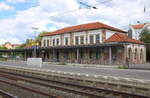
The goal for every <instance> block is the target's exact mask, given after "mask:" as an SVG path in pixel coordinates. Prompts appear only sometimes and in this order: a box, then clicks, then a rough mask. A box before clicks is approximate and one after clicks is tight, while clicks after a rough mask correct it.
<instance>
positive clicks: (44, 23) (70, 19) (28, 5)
mask: <svg viewBox="0 0 150 98" xmlns="http://www.w3.org/2000/svg"><path fill="white" fill-rule="evenodd" d="M105 1H108V2H105ZM79 2H84V3H85V4H88V5H94V6H96V7H97V8H98V9H88V8H87V6H84V5H81V4H80V3H79ZM149 5H150V0H0V44H4V43H5V42H8V41H9V42H11V43H13V44H21V43H24V42H25V41H26V39H28V38H34V37H35V36H36V35H38V33H40V32H42V31H48V32H51V31H54V30H57V29H60V28H63V27H67V26H73V25H79V24H83V23H90V22H97V21H99V22H102V23H105V24H108V25H111V26H114V27H117V28H120V29H123V30H128V27H129V25H130V24H137V21H140V22H141V23H144V22H150V6H149ZM144 7H145V9H146V10H145V13H144ZM33 27H37V28H39V30H38V31H37V33H36V34H35V33H34V30H33V29H32V28H33Z"/></svg>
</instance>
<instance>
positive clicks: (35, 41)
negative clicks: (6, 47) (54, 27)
mask: <svg viewBox="0 0 150 98" xmlns="http://www.w3.org/2000/svg"><path fill="white" fill-rule="evenodd" d="M47 33H48V32H45V31H43V32H41V33H40V34H38V36H37V37H36V38H35V39H27V40H26V42H25V43H23V44H21V45H20V46H18V47H17V49H22V48H26V47H28V46H33V45H40V42H41V39H42V38H41V36H42V35H44V34H47Z"/></svg>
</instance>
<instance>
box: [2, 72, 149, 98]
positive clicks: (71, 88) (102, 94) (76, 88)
mask: <svg viewBox="0 0 150 98" xmlns="http://www.w3.org/2000/svg"><path fill="white" fill-rule="evenodd" d="M0 77H4V78H7V79H11V80H14V81H25V82H28V83H32V84H36V85H40V86H44V87H50V88H53V89H56V90H60V91H65V92H68V93H74V94H77V95H82V96H87V97H89V98H109V97H111V98H112V97H113V98H117V97H119V98H120V97H121V98H149V97H147V96H142V95H136V94H131V93H126V92H120V91H112V90H108V89H102V88H96V87H90V86H83V85H78V84H72V83H65V82H61V81H55V80H49V79H46V78H37V77H33V76H28V75H21V74H16V73H12V72H3V71H0ZM0 82H2V81H0ZM3 82H4V81H3ZM13 85H15V84H13ZM57 98H58V97H57ZM59 98H60V97H59Z"/></svg>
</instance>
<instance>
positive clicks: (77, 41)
mask: <svg viewBox="0 0 150 98" xmlns="http://www.w3.org/2000/svg"><path fill="white" fill-rule="evenodd" d="M75 44H76V45H78V44H79V37H78V36H76V37H75Z"/></svg>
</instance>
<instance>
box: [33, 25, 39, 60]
mask: <svg viewBox="0 0 150 98" xmlns="http://www.w3.org/2000/svg"><path fill="white" fill-rule="evenodd" d="M32 29H34V37H35V38H36V31H37V30H38V29H39V28H36V27H32ZM36 48H37V47H36V42H35V43H34V47H33V49H34V51H33V57H35V58H36Z"/></svg>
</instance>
